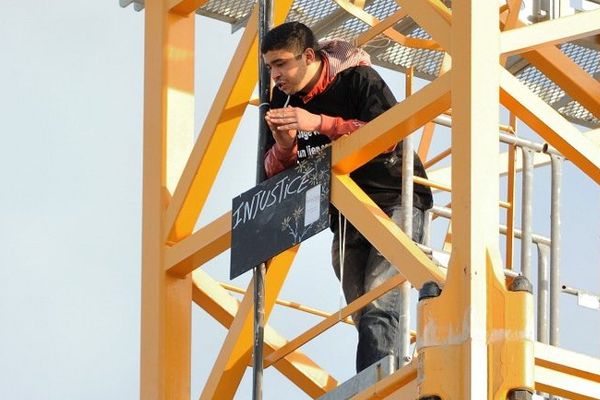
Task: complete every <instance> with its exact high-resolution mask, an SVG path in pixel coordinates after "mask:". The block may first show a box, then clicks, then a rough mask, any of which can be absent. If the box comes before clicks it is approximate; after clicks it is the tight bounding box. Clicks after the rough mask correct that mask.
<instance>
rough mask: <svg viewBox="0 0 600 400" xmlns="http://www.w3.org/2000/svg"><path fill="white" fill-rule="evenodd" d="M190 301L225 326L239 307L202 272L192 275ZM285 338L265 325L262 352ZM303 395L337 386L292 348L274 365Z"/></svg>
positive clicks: (333, 380) (322, 392)
mask: <svg viewBox="0 0 600 400" xmlns="http://www.w3.org/2000/svg"><path fill="white" fill-rule="evenodd" d="M192 280H193V284H194V287H193V292H192V296H193V300H194V302H195V303H196V304H198V305H199V306H200V307H202V308H203V309H204V310H206V311H207V312H208V313H209V314H210V315H212V316H213V318H215V319H216V320H217V321H218V322H219V323H221V324H222V325H223V326H224V327H225V328H227V329H229V327H230V326H231V324H232V322H233V320H234V317H235V315H236V313H237V311H238V309H239V301H238V300H237V299H236V298H234V297H233V296H231V295H230V294H229V292H228V291H227V290H225V289H223V287H221V285H219V283H218V282H216V281H215V280H214V279H212V278H211V277H210V276H209V275H208V274H207V273H206V272H204V271H201V270H198V271H195V272H194V273H193V275H192ZM286 343H287V341H286V340H285V339H284V338H283V337H281V336H280V335H279V334H278V333H277V332H276V331H275V330H274V329H273V328H271V327H270V326H269V325H266V326H265V347H266V348H265V353H266V354H267V355H268V354H270V353H272V352H274V351H276V350H277V349H279V348H281V347H282V346H284V345H285V344H286ZM274 367H275V368H277V370H278V371H279V372H281V373H282V374H284V375H285V376H287V377H288V378H289V379H290V380H291V381H292V382H293V383H294V384H296V386H298V387H299V388H300V389H302V390H303V391H304V392H305V393H306V394H307V395H309V396H311V397H313V398H316V397H320V396H322V395H324V394H325V393H326V392H327V391H329V390H331V389H333V388H334V387H336V386H337V381H336V380H335V379H334V378H333V377H332V376H331V375H329V374H328V373H327V372H326V371H324V370H323V369H322V368H321V367H319V366H318V365H317V364H316V363H315V362H314V361H312V360H311V359H310V358H308V357H307V356H306V355H305V354H304V353H302V352H300V351H294V352H292V353H291V354H289V355H288V356H287V357H286V358H285V359H283V360H281V361H279V362H278V363H276V364H275V365H274Z"/></svg>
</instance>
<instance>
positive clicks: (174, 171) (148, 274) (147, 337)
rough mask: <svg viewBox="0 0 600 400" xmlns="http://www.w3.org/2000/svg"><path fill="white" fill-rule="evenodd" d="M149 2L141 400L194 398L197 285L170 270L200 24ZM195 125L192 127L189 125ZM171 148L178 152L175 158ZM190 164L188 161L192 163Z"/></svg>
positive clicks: (189, 131) (190, 130)
mask: <svg viewBox="0 0 600 400" xmlns="http://www.w3.org/2000/svg"><path fill="white" fill-rule="evenodd" d="M166 10H167V9H166V8H165V2H164V1H162V0H156V1H151V2H150V1H148V2H146V12H145V56H144V58H145V60H144V61H145V73H144V169H143V171H144V181H143V211H142V212H143V214H142V288H141V292H142V293H141V294H142V300H141V306H142V310H141V350H140V356H141V362H140V371H141V374H140V398H141V399H144V400H167V399H189V395H190V380H191V379H190V369H191V362H190V351H191V333H190V331H191V295H192V285H191V279H189V278H187V279H179V278H175V277H173V276H170V275H168V274H167V273H166V272H165V270H164V257H165V255H164V240H163V235H164V232H163V228H164V220H163V215H164V211H165V208H166V204H167V202H168V198H169V191H170V190H172V189H173V187H172V186H171V184H172V183H173V181H175V180H176V179H177V177H178V176H179V174H180V173H181V168H180V165H178V163H177V159H178V155H181V154H182V153H183V154H187V153H188V152H189V149H186V144H191V139H192V138H193V134H194V132H193V120H194V114H193V109H194V107H193V98H194V74H193V70H194V67H193V66H194V57H193V56H194V17H193V16H191V17H181V16H178V15H175V14H171V13H168V12H167V11H166ZM190 121H192V124H190V123H189V122H190ZM167 144H168V145H169V146H170V147H171V148H172V149H173V148H174V149H176V151H167V147H169V146H167ZM184 158H185V157H184Z"/></svg>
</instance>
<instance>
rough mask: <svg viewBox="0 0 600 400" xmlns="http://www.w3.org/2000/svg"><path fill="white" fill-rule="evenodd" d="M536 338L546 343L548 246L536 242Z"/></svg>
mask: <svg viewBox="0 0 600 400" xmlns="http://www.w3.org/2000/svg"><path fill="white" fill-rule="evenodd" d="M537 249H538V304H537V310H538V313H537V314H538V315H537V317H538V320H537V340H538V341H539V342H542V343H546V344H548V258H549V256H550V254H549V249H548V246H546V245H544V244H540V243H538V245H537Z"/></svg>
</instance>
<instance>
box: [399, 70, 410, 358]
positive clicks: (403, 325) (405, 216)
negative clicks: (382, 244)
mask: <svg viewBox="0 0 600 400" xmlns="http://www.w3.org/2000/svg"><path fill="white" fill-rule="evenodd" d="M412 74H413V70H412V68H409V69H408V71H407V73H406V97H408V96H410V95H411V92H412ZM413 164H414V153H413V142H412V135H408V136H407V137H405V138H404V140H403V141H402V198H401V202H400V205H401V213H402V227H401V228H402V230H403V231H404V233H406V235H408V237H410V238H412V234H413V233H412V231H413V229H412V224H413V221H412V216H413V212H412V210H413V173H414V171H413V169H414V167H413ZM399 289H400V305H399V306H400V310H399V312H400V313H399V315H398V342H399V343H398V367H399V368H401V367H403V366H404V365H406V364H408V363H409V362H410V359H411V354H410V289H411V286H410V282H408V281H405V282H404V283H402V284H401V285H400V287H399Z"/></svg>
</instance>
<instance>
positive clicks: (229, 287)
mask: <svg viewBox="0 0 600 400" xmlns="http://www.w3.org/2000/svg"><path fill="white" fill-rule="evenodd" d="M220 284H221V286H222V287H223V288H224V289H225V290H229V291H230V292H234V293H239V294H244V295H245V294H246V291H245V290H244V289H242V288H240V287H237V286H233V285H230V284H228V283H224V282H221V283H220ZM275 304H277V305H279V306H284V307H288V308H292V309H294V310H298V311H303V312H305V313H307V314H312V315H316V316H318V317H323V318H329V317H331V316H333V315H334V314H332V313H329V312H326V311H322V310H318V309H316V308H313V307H309V306H305V305H303V304H300V303H296V302H294V301H289V300H281V299H277V300H275ZM335 315H336V316H337V317H339V315H340V314H339V313H335ZM340 322H344V323H346V324H348V325H354V322H353V321H352V318H350V317H346V318H342V319H341V320H340Z"/></svg>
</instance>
